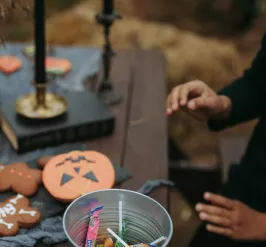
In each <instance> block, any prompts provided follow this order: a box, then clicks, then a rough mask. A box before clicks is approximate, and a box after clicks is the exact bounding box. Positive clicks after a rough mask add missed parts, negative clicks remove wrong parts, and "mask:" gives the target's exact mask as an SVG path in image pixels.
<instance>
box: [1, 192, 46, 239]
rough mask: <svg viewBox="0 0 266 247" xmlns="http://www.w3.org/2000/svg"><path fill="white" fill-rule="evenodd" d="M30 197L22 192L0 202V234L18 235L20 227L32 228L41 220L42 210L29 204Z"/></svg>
mask: <svg viewBox="0 0 266 247" xmlns="http://www.w3.org/2000/svg"><path fill="white" fill-rule="evenodd" d="M29 205H30V201H29V200H28V198H26V197H24V196H23V195H21V194H18V195H16V196H13V197H11V198H9V199H8V200H6V201H5V202H3V203H0V236H1V237H2V236H13V235H16V234H17V232H18V230H19V228H20V227H23V228H31V227H32V226H34V225H36V224H37V223H39V221H40V218H41V216H40V212H39V211H38V210H37V209H35V208H32V207H30V206H29Z"/></svg>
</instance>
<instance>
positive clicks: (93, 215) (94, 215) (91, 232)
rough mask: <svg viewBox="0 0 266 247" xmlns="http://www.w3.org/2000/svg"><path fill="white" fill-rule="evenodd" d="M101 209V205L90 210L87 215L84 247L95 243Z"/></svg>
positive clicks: (90, 246) (91, 246)
mask: <svg viewBox="0 0 266 247" xmlns="http://www.w3.org/2000/svg"><path fill="white" fill-rule="evenodd" d="M102 209H103V205H101V206H98V207H97V208H94V209H92V210H91V212H90V215H89V227H88V232H87V237H86V243H85V247H94V246H95V245H96V240H97V235H98V230H99V223H100V220H99V214H100V213H101V211H102Z"/></svg>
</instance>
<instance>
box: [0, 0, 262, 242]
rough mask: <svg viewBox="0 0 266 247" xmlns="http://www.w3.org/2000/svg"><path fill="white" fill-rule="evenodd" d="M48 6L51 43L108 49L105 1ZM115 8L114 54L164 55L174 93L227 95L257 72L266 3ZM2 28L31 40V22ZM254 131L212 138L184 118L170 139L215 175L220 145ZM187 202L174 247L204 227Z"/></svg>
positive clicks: (205, 0) (215, 0)
mask: <svg viewBox="0 0 266 247" xmlns="http://www.w3.org/2000/svg"><path fill="white" fill-rule="evenodd" d="M26 1H27V0H26ZM28 4H29V5H31V4H32V3H31V1H30V0H28ZM46 4H47V42H48V43H49V44H62V45H90V46H94V47H99V48H101V47H102V45H103V42H104V40H103V35H102V30H101V29H102V27H101V26H99V25H98V24H97V23H96V21H95V14H96V13H97V12H98V11H99V10H101V1H100V0H80V1H79V0H47V1H46ZM115 6H116V9H117V11H118V12H119V13H120V14H121V15H122V16H123V19H122V20H120V21H117V22H115V24H114V25H113V27H112V32H111V39H112V43H113V46H114V48H115V49H120V48H129V47H131V48H132V47H133V48H141V49H161V50H163V51H164V53H165V56H166V59H167V62H168V89H169V90H171V88H172V87H174V86H176V85H178V84H181V83H184V82H186V81H188V80H193V79H199V80H202V81H204V82H206V83H207V84H209V85H210V86H211V87H212V88H214V89H219V88H222V87H223V86H225V85H226V84H228V83H230V82H231V81H232V80H233V79H235V78H236V77H237V76H240V75H241V74H242V73H243V70H244V69H245V68H246V67H248V66H249V65H250V63H251V61H252V59H253V58H254V56H255V54H256V52H257V51H258V49H259V47H260V41H261V38H262V36H263V34H264V32H265V21H266V0H116V1H115ZM14 12H15V10H14ZM1 25H2V26H1V27H0V28H1V33H2V34H3V35H4V36H5V38H6V39H7V40H8V41H30V40H31V37H32V33H33V29H32V20H31V19H30V18H29V17H25V15H23V14H21V13H14V14H12V15H9V16H8V19H6V20H5V22H4V23H3V24H1ZM59 30H60V31H59ZM151 83H152V82H151ZM253 126H254V123H253V122H252V123H248V124H243V125H241V126H237V127H235V128H233V129H230V130H226V131H224V132H222V133H219V134H216V133H215V134H213V133H210V132H209V131H208V129H207V127H206V126H205V124H204V123H200V122H197V121H195V120H193V119H192V118H189V117H187V116H185V115H183V114H182V113H178V114H175V115H174V116H173V117H171V118H170V119H169V136H170V137H171V138H172V140H173V142H174V144H176V145H177V146H178V147H179V148H180V149H181V150H182V152H184V153H185V154H186V155H187V156H188V157H189V159H190V162H191V163H193V164H195V165H196V166H197V164H202V163H204V164H207V166H209V167H210V168H211V169H215V168H216V167H218V166H219V165H220V163H219V162H220V160H219V147H218V145H219V142H218V140H219V138H221V137H222V136H227V135H230V136H232V135H241V136H242V135H244V136H248V135H249V133H250V131H251V130H252V128H253ZM188 183H190V181H188ZM177 199H178V198H177ZM182 203H183V204H182ZM182 203H181V204H180V203H179V204H178V205H175V204H174V206H173V207H174V208H175V207H176V208H177V210H176V211H175V212H174V213H173V215H172V216H173V218H174V219H175V220H176V221H175V227H176V229H175V233H176V234H175V236H177V235H178V237H174V240H175V238H176V241H177V242H176V244H175V245H174V246H180V247H182V246H186V244H187V242H188V241H189V238H190V237H191V233H192V232H193V229H195V227H196V226H197V224H198V221H197V219H196V217H195V216H193V211H192V210H191V205H189V204H187V202H186V200H183V202H182ZM184 205H187V206H184ZM179 209H180V210H179Z"/></svg>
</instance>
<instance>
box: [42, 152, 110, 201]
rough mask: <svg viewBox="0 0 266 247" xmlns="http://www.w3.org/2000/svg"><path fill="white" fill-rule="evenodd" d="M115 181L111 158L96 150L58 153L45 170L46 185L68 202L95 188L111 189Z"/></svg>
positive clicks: (60, 198) (54, 193)
mask: <svg viewBox="0 0 266 247" xmlns="http://www.w3.org/2000/svg"><path fill="white" fill-rule="evenodd" d="M114 181H115V171H114V168H113V165H112V163H111V161H110V160H109V159H108V158H107V157H106V156H104V155H103V154H101V153H98V152H94V151H85V152H80V151H74V152H71V153H68V154H60V155H57V156H55V157H53V158H52V159H51V160H49V162H48V163H47V164H46V166H45V168H44V170H43V183H44V186H45V188H46V189H47V190H48V191H49V192H50V194H51V195H52V196H54V197H55V198H57V199H58V200H62V201H66V202H70V201H73V200H74V199H76V198H78V197H79V196H81V195H84V194H86V193H89V192H92V191H95V190H101V189H110V188H112V186H113V185H114Z"/></svg>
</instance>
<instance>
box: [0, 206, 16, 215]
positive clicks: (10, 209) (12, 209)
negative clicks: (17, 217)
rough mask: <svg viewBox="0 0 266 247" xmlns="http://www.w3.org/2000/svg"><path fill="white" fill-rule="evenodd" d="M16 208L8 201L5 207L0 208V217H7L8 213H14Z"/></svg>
mask: <svg viewBox="0 0 266 247" xmlns="http://www.w3.org/2000/svg"><path fill="white" fill-rule="evenodd" d="M15 213H16V208H15V207H14V206H13V205H12V204H11V203H7V204H6V205H5V206H4V207H2V208H0V218H5V217H6V216H7V215H14V214H15Z"/></svg>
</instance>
